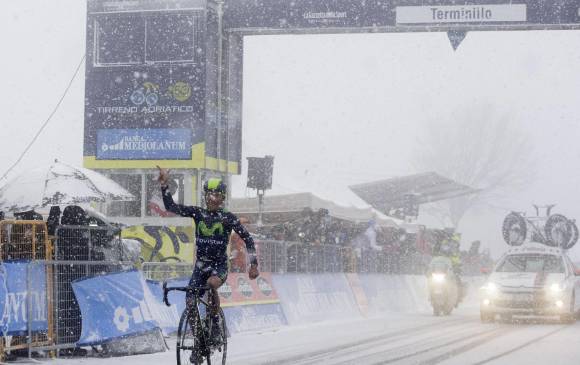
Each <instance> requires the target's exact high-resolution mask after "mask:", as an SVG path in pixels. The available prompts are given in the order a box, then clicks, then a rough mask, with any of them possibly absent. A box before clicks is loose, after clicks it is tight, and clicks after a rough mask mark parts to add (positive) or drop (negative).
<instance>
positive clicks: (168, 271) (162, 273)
mask: <svg viewBox="0 0 580 365" xmlns="http://www.w3.org/2000/svg"><path fill="white" fill-rule="evenodd" d="M141 270H142V272H143V276H144V277H145V278H146V279H150V280H157V281H165V280H168V279H175V278H189V277H190V276H191V273H192V272H193V263H186V262H144V263H143V264H142V265H141Z"/></svg>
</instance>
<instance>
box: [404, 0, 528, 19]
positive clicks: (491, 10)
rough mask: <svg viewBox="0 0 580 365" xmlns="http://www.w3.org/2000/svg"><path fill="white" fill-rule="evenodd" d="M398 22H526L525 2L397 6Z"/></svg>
mask: <svg viewBox="0 0 580 365" xmlns="http://www.w3.org/2000/svg"><path fill="white" fill-rule="evenodd" d="M396 11H397V24H426V23H427V24H428V23H438V24H440V23H494V22H525V21H526V20H527V17H526V5H525V4H505V5H430V6H397V9H396Z"/></svg>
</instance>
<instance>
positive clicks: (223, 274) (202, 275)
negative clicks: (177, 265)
mask: <svg viewBox="0 0 580 365" xmlns="http://www.w3.org/2000/svg"><path fill="white" fill-rule="evenodd" d="M211 276H217V277H218V278H220V279H221V280H222V283H225V281H226V279H227V278H228V263H227V261H224V262H215V261H202V260H197V261H196V262H195V268H194V269H193V273H192V274H191V279H190V280H189V287H190V288H199V287H202V286H206V285H207V279H209V278H210V277H211ZM204 292H205V290H201V291H200V292H199V295H200V296H202V295H203V294H204ZM189 295H191V294H189V293H188V296H189Z"/></svg>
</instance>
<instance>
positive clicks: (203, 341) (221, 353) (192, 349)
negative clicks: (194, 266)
mask: <svg viewBox="0 0 580 365" xmlns="http://www.w3.org/2000/svg"><path fill="white" fill-rule="evenodd" d="M172 290H176V291H183V292H186V294H192V295H191V297H192V298H193V305H186V307H185V309H184V310H183V313H182V314H181V318H180V320H179V327H178V328H177V345H176V355H177V365H186V364H193V365H201V364H203V362H204V359H205V360H206V361H207V365H211V364H220V362H219V359H220V358H221V364H222V365H225V363H226V354H227V347H228V341H227V333H228V332H227V327H226V320H225V317H224V312H223V311H222V309H221V308H219V321H220V325H219V328H220V335H219V336H218V337H216V341H213V342H212V341H211V340H212V339H211V338H210V336H211V333H210V331H211V328H212V316H211V315H210V313H209V312H210V310H209V308H211V305H212V299H211V298H212V296H211V295H208V296H207V298H208V299H207V300H206V299H204V298H202V297H200V295H199V292H200V291H201V290H204V291H205V292H209V290H210V289H209V287H208V286H203V287H197V288H189V287H170V288H168V287H167V283H163V302H164V303H165V305H167V306H170V305H171V304H170V303H169V300H168V299H167V294H168V293H169V292H170V291H172ZM200 306H203V307H204V311H205V315H204V318H203V320H202V314H201V313H200Z"/></svg>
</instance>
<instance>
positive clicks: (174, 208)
mask: <svg viewBox="0 0 580 365" xmlns="http://www.w3.org/2000/svg"><path fill="white" fill-rule="evenodd" d="M161 193H162V195H163V204H164V205H165V209H166V210H167V211H170V212H173V213H175V214H178V215H180V216H182V217H191V218H193V220H194V221H195V244H196V246H197V258H198V259H199V260H203V261H218V262H226V261H227V247H228V243H229V240H230V234H231V233H232V230H233V231H235V232H236V233H237V234H238V235H239V236H240V237H241V238H242V240H244V242H245V243H246V250H247V251H248V255H249V256H250V262H251V263H252V264H257V259H256V247H255V245H254V240H253V239H252V236H250V233H249V232H248V230H247V229H246V228H245V227H244V226H243V225H242V224H241V223H240V220H239V219H238V217H236V216H235V215H234V214H233V213H230V212H226V211H224V210H223V209H218V210H216V211H209V210H207V209H203V208H201V207H196V206H186V205H181V204H176V203H175V202H174V201H173V197H172V196H171V193H170V192H169V190H168V189H167V188H161Z"/></svg>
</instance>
